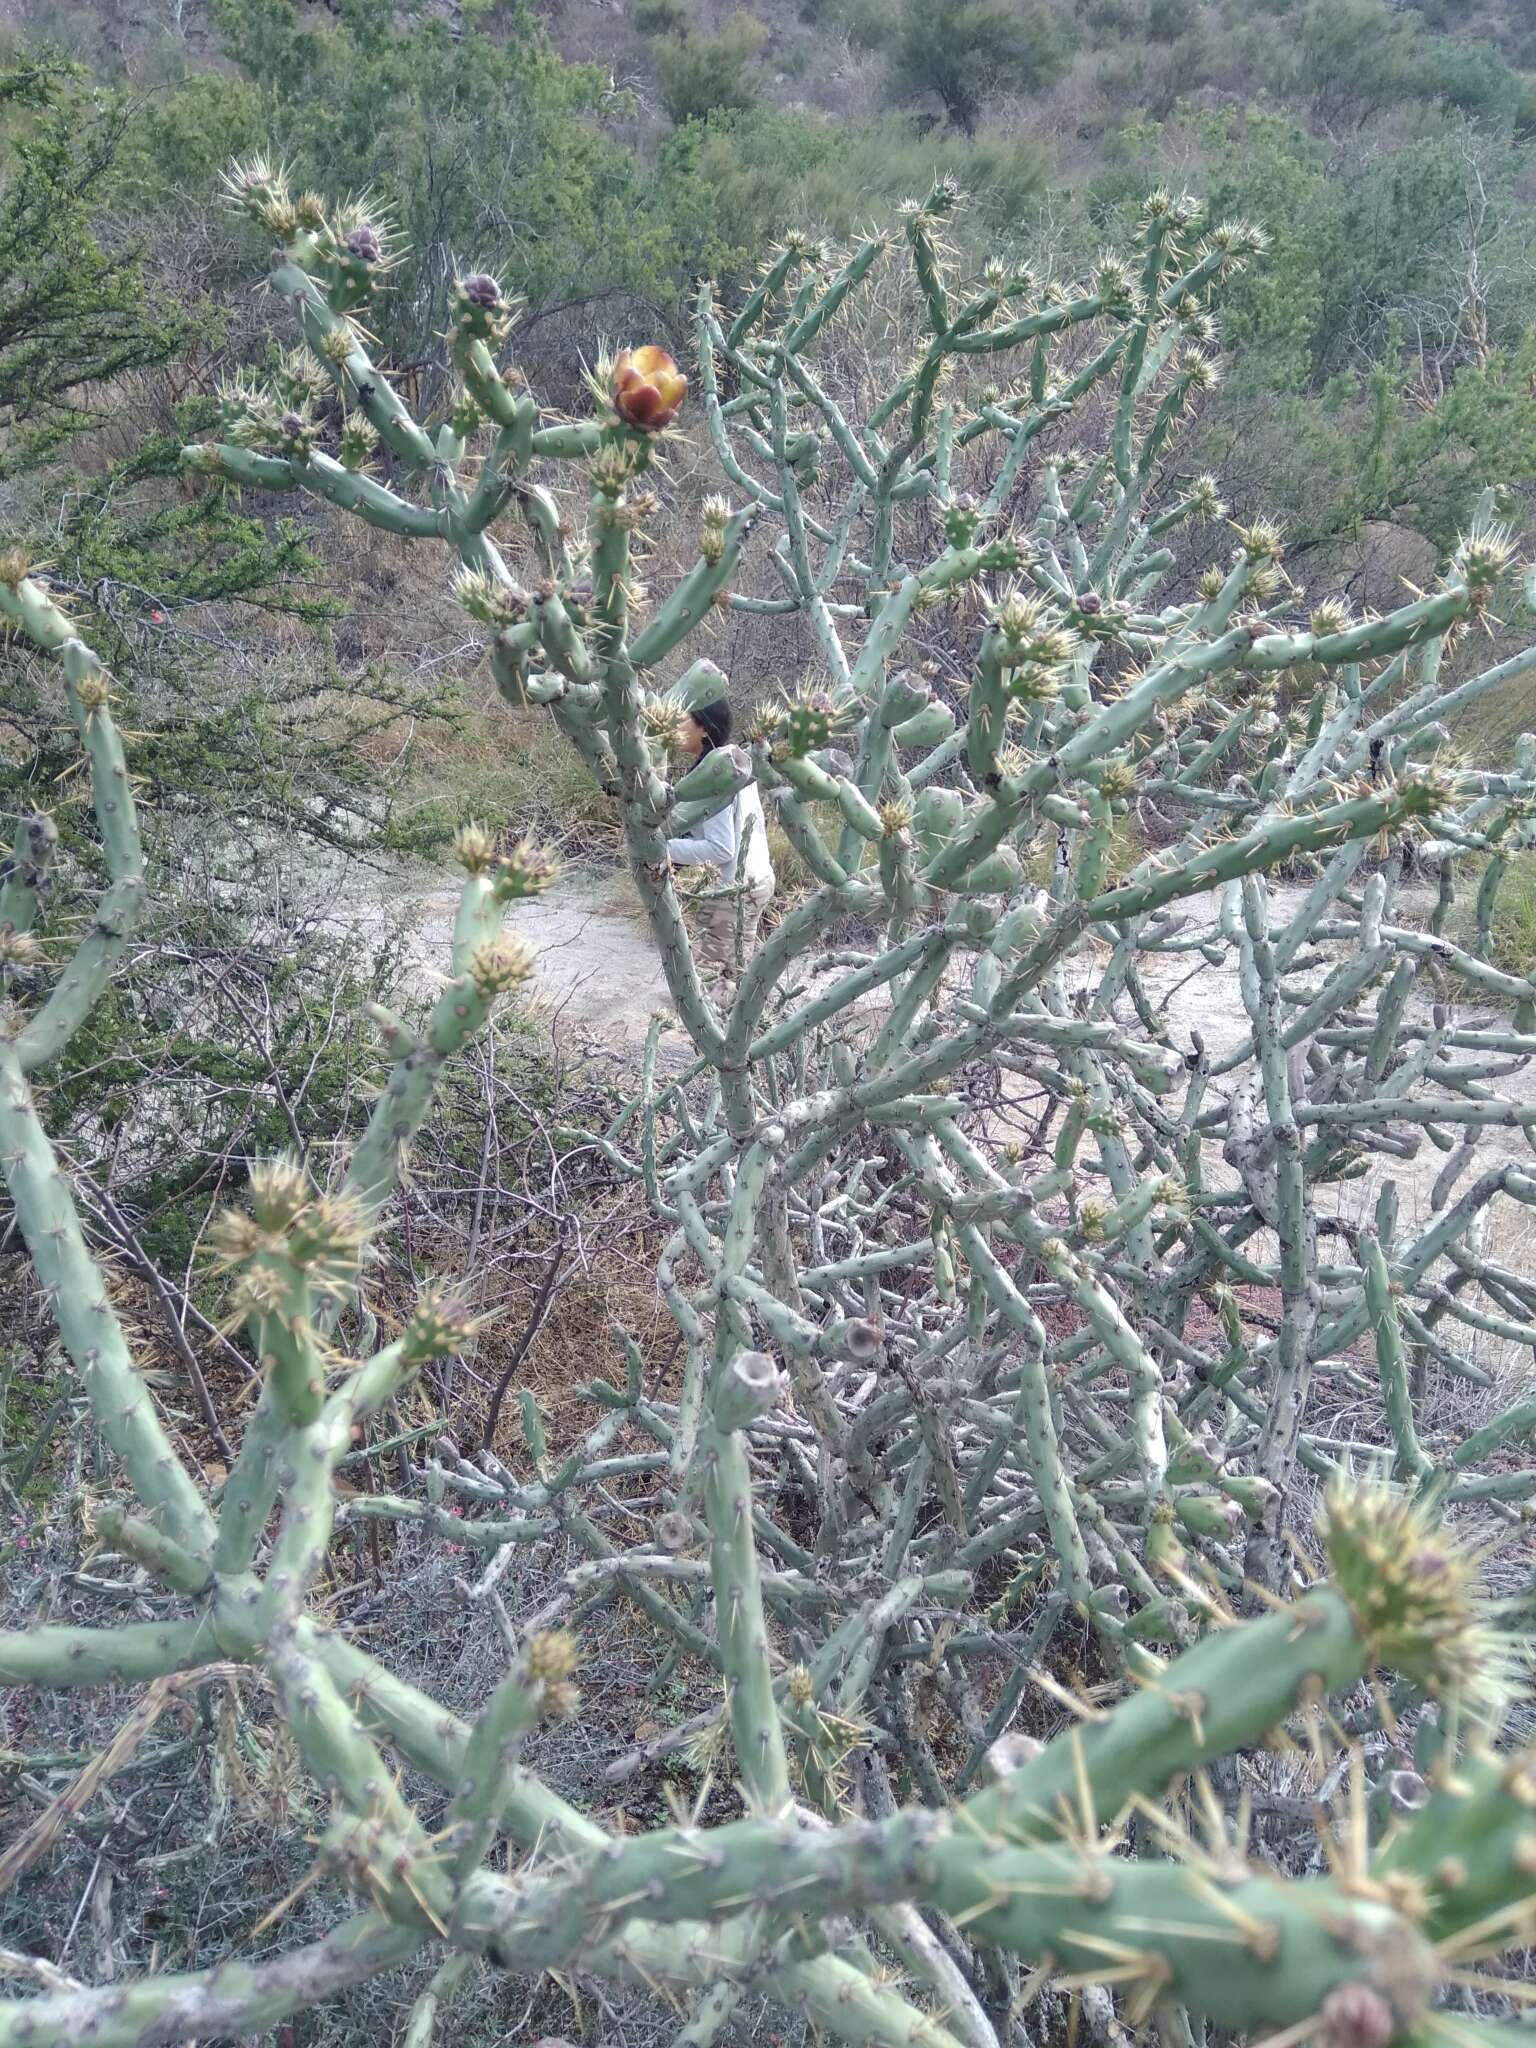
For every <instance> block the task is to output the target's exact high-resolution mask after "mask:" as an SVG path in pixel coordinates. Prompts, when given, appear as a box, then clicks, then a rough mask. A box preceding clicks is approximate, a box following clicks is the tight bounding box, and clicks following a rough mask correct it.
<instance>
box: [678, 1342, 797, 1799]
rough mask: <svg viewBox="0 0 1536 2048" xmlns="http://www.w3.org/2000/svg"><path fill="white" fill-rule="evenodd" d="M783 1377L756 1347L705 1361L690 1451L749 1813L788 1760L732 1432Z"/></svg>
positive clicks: (737, 1436) (758, 1410)
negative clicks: (701, 1422)
mask: <svg viewBox="0 0 1536 2048" xmlns="http://www.w3.org/2000/svg"><path fill="white" fill-rule="evenodd" d="M782 1385H783V1379H782V1375H781V1374H780V1372H779V1368H778V1366H777V1365H776V1364H775V1363H774V1361H773V1360H772V1359H771V1358H770V1357H769V1356H768V1354H767V1353H766V1352H764V1351H738V1352H737V1353H736V1354H735V1356H734V1357H732V1358H730V1359H728V1360H726V1361H725V1362H723V1363H720V1364H717V1365H716V1367H715V1375H714V1384H713V1386H712V1388H711V1392H710V1401H709V1410H708V1418H707V1421H706V1424H705V1427H704V1429H703V1430H702V1431H701V1433H700V1436H699V1445H698V1450H697V1453H696V1457H697V1459H698V1460H699V1461H700V1464H701V1466H702V1470H703V1475H704V1513H705V1519H706V1520H707V1522H708V1524H709V1535H710V1566H711V1570H712V1573H713V1576H714V1582H715V1617H716V1625H717V1627H718V1630H719V1636H720V1661H721V1665H722V1666H723V1668H724V1671H725V1680H726V1687H727V1690H728V1693H729V1699H730V1710H731V1732H732V1735H733V1736H734V1738H735V1743H736V1755H737V1760H738V1762H739V1764H740V1767H741V1775H742V1781H743V1783H744V1784H745V1785H746V1787H747V1789H748V1791H749V1792H750V1793H751V1795H752V1798H753V1800H754V1802H755V1803H756V1804H757V1806H758V1807H759V1809H760V1810H761V1811H763V1812H766V1813H779V1812H782V1811H783V1810H784V1809H785V1808H786V1807H787V1806H788V1804H789V1800H790V1788H789V1764H788V1758H787V1756H786V1753H785V1748H784V1731H783V1727H782V1725H781V1723H780V1720H779V1708H778V1702H777V1700H776V1699H775V1698H774V1689H773V1666H772V1660H771V1657H770V1653H769V1648H768V1627H767V1620H766V1617H765V1615H764V1612H763V1593H762V1582H761V1578H760V1576H759V1572H758V1564H757V1547H756V1544H755V1542H754V1541H753V1536H752V1473H751V1468H750V1466H749V1464H748V1461H747V1449H746V1444H745V1441H744V1439H743V1436H742V1431H743V1430H745V1429H747V1428H749V1427H750V1425H751V1424H752V1423H753V1422H755V1421H756V1420H757V1419H758V1417H759V1416H762V1415H765V1414H766V1413H767V1412H768V1410H769V1409H770V1408H772V1407H773V1405H774V1403H775V1402H776V1401H777V1400H778V1398H779V1395H780V1391H781V1389H782Z"/></svg>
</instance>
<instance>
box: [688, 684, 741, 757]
mask: <svg viewBox="0 0 1536 2048" xmlns="http://www.w3.org/2000/svg"><path fill="white" fill-rule="evenodd" d="M690 715H691V717H692V719H693V722H694V724H695V725H696V726H698V727H699V728H700V729H701V730H702V732H703V734H704V751H705V753H706V754H709V753H713V751H714V749H715V748H716V747H728V746H729V745H730V743H731V727H732V724H733V723H734V721H733V720H732V717H731V707H730V705H729V704H728V703H727V702H726V700H725V699H724V697H717V698H716V699H715V700H714V702H713V703H712V704H695V705H694V707H693V711H692V713H691V714H690Z"/></svg>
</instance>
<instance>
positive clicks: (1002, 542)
mask: <svg viewBox="0 0 1536 2048" xmlns="http://www.w3.org/2000/svg"><path fill="white" fill-rule="evenodd" d="M1028 560H1029V548H1028V547H1027V545H1026V544H1025V543H1024V542H1023V541H1021V540H1020V539H1019V537H1018V535H1017V534H1013V533H1000V534H999V535H998V536H997V538H996V540H989V541H988V542H987V544H986V546H985V547H984V548H983V549H982V550H981V562H980V567H981V568H982V569H989V570H993V571H996V572H1000V573H1001V574H1003V575H1011V574H1012V573H1013V572H1014V571H1015V570H1016V569H1022V568H1023V566H1024V564H1025V563H1026V562H1027V561H1028Z"/></svg>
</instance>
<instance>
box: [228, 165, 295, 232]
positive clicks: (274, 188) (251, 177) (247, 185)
mask: <svg viewBox="0 0 1536 2048" xmlns="http://www.w3.org/2000/svg"><path fill="white" fill-rule="evenodd" d="M222 183H223V192H224V198H225V200H226V201H227V203H228V204H229V205H231V206H233V207H235V208H236V209H237V210H238V211H239V212H241V213H243V214H245V215H246V217H247V218H248V219H250V220H254V221H256V222H257V223H258V224H260V223H262V222H264V221H265V219H266V216H267V213H268V211H269V210H270V209H272V208H281V207H285V206H288V205H289V199H288V180H287V177H286V175H285V173H284V172H283V171H282V169H281V168H279V167H278V166H276V165H274V164H272V163H269V162H268V160H267V159H266V158H265V157H264V156H253V157H247V158H246V159H245V160H244V161H243V162H239V161H237V162H235V163H232V164H231V165H230V166H229V168H228V169H227V170H226V171H225V173H224V177H223V180H222Z"/></svg>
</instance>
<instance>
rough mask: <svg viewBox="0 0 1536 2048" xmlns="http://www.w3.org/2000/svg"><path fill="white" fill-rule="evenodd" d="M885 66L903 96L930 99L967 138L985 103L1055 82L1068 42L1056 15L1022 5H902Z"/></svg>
mask: <svg viewBox="0 0 1536 2048" xmlns="http://www.w3.org/2000/svg"><path fill="white" fill-rule="evenodd" d="M892 61H893V66H894V75H895V80H896V83H897V86H898V88H899V89H900V90H901V91H902V92H904V93H910V94H914V95H923V94H930V93H931V94H933V95H935V96H936V97H937V98H938V99H939V100H940V101H941V102H942V104H943V107H944V114H945V118H946V119H947V120H948V121H949V122H950V124H951V126H952V127H955V128H959V129H962V130H963V131H964V132H965V133H966V134H967V135H971V134H974V132H975V129H976V124H977V122H978V121H979V120H980V118H981V112H982V109H983V107H984V106H985V105H986V103H987V102H988V100H991V99H996V98H997V97H998V95H999V94H1001V93H1005V92H1038V91H1039V90H1040V89H1041V88H1042V87H1043V86H1047V85H1049V84H1050V83H1051V81H1052V80H1053V79H1054V78H1057V77H1059V76H1060V74H1061V72H1062V70H1063V69H1064V68H1065V65H1066V61H1067V42H1066V36H1065V34H1064V32H1063V30H1062V27H1061V24H1060V23H1059V21H1058V20H1057V18H1056V16H1055V15H1054V14H1052V13H1051V12H1050V11H1049V9H1047V8H1045V7H1038V6H1030V5H1028V4H1026V0H904V5H903V9H902V13H901V17H900V22H899V25H898V27H897V31H896V42H895V48H894V51H893V58H892Z"/></svg>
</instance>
